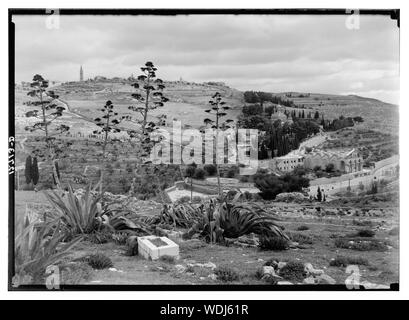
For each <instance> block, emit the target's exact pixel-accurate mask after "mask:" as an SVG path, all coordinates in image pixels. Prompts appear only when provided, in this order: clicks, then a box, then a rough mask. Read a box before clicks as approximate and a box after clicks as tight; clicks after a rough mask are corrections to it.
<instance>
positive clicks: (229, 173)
mask: <svg viewBox="0 0 409 320" xmlns="http://www.w3.org/2000/svg"><path fill="white" fill-rule="evenodd" d="M224 176H225V178H234V177H235V176H236V169H234V168H231V169H229V170H228V171H227V172H226V173H225V175H224Z"/></svg>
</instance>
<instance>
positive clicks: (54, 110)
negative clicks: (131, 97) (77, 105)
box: [25, 74, 71, 188]
mask: <svg viewBox="0 0 409 320" xmlns="http://www.w3.org/2000/svg"><path fill="white" fill-rule="evenodd" d="M30 87H31V90H30V91H29V92H28V93H27V95H28V96H30V97H32V98H36V99H38V100H36V101H30V103H29V105H32V106H34V107H39V109H35V110H32V111H29V112H27V113H26V117H31V118H36V119H38V121H37V122H35V123H34V124H32V125H29V126H26V128H25V129H26V130H27V131H30V132H35V131H42V132H43V133H44V138H45V143H44V148H41V147H40V149H36V150H34V154H35V155H37V156H38V157H41V158H44V159H45V160H49V161H51V165H52V168H53V174H54V176H56V178H55V179H56V185H57V187H58V188H61V184H60V179H59V178H58V177H57V174H56V163H57V158H58V157H59V156H60V155H61V154H63V153H64V152H65V151H66V150H67V146H69V145H70V144H71V143H70V142H64V141H60V142H58V141H56V136H59V135H61V134H62V133H66V132H67V131H69V129H70V128H69V127H68V126H67V125H65V124H55V121H56V120H57V119H58V118H60V117H61V116H62V114H63V111H64V110H65V108H64V107H62V106H61V105H58V104H57V103H56V102H58V96H57V95H56V94H55V93H54V91H51V90H49V91H47V88H48V80H45V79H44V78H43V77H42V76H41V75H39V74H36V75H35V76H34V77H33V81H32V82H31V84H30Z"/></svg>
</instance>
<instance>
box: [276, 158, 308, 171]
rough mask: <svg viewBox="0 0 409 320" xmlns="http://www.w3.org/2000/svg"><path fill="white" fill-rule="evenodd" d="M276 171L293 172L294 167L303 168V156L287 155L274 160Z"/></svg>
mask: <svg viewBox="0 0 409 320" xmlns="http://www.w3.org/2000/svg"><path fill="white" fill-rule="evenodd" d="M274 160H275V167H276V169H278V170H280V171H282V172H290V171H293V170H294V169H295V168H296V167H303V166H304V156H303V155H297V154H288V155H285V156H282V157H278V158H274Z"/></svg>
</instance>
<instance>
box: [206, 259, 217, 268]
mask: <svg viewBox="0 0 409 320" xmlns="http://www.w3.org/2000/svg"><path fill="white" fill-rule="evenodd" d="M203 267H205V268H210V269H216V265H215V264H214V263H213V262H210V261H209V262H206V263H204V264H203Z"/></svg>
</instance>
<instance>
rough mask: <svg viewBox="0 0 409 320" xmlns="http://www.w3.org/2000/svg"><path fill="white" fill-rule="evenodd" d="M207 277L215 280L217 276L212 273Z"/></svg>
mask: <svg viewBox="0 0 409 320" xmlns="http://www.w3.org/2000/svg"><path fill="white" fill-rule="evenodd" d="M207 277H208V278H210V279H212V280H217V276H216V275H215V274H214V273H212V274H209V275H208V276H207Z"/></svg>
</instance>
